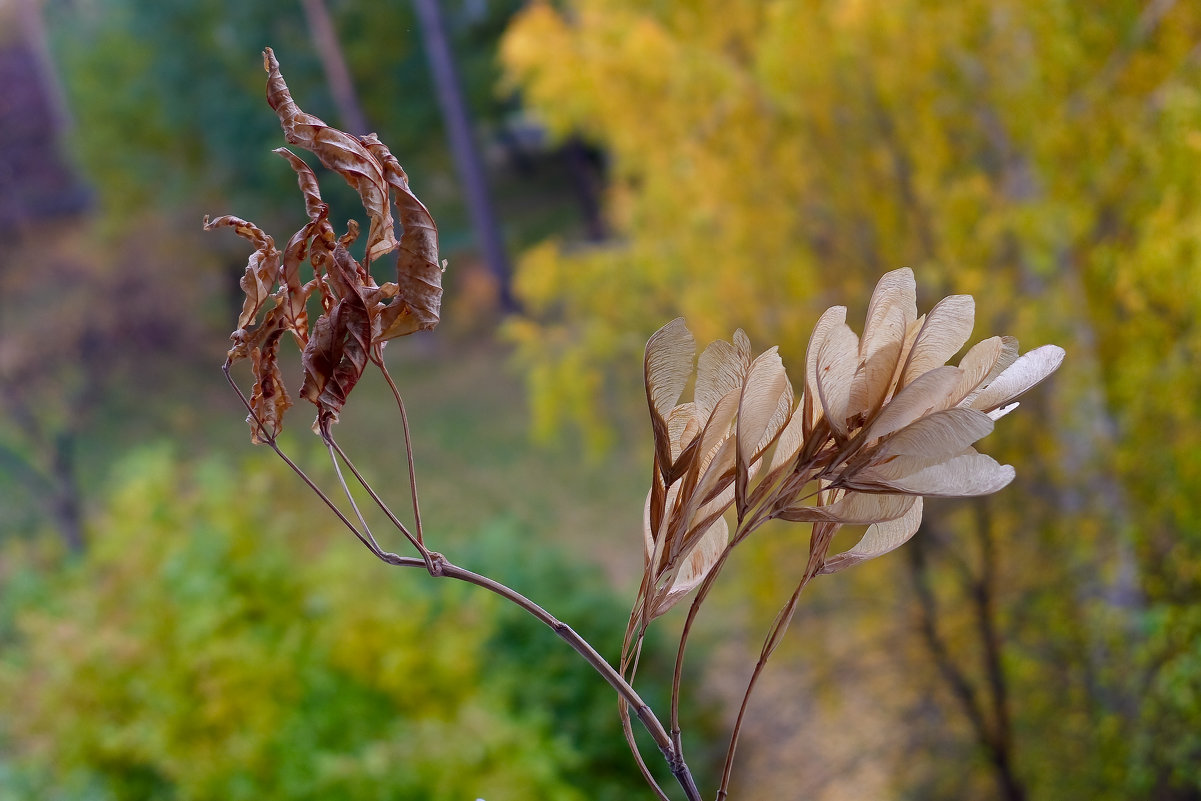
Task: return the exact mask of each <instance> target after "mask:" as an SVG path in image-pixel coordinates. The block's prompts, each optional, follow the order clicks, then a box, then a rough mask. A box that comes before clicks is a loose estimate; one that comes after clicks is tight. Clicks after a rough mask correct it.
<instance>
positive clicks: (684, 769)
mask: <svg viewBox="0 0 1201 801" xmlns="http://www.w3.org/2000/svg"><path fill="white" fill-rule="evenodd" d="M377 364H378V363H377ZM380 368H381V370H383V366H382V364H381V365H380ZM222 372H223V373H224V374H225V380H226V381H227V382H229V385H230V386H231V387H232V388H233V390H234V392H235V393H237V395H238V398H239V399H240V400H241V401H242V405H243V406H245V407H246V410H247V412H248V413H249V414H250V419H251V420H252V421H253V422H254V424H255V425H256V426H257V427H258V430H259V433H260V434H261V437H262V440H263V442H265V443H266V444H267V446H268V447H270V448H271V450H273V451H274V452H275V454H276V455H277V456H279V458H280V459H282V460H283V461H284V463H285V464H287V465H288V467H289V468H291V470H292V472H294V473H295V474H296V475H297V476H298V477H299V478H300V480H301V481H303V482H304V484H305V485H306V486H307V487H308V488H309V489H311V490H312V491H313V492H314V493H315V494H316V495H317V497H318V498H320V499H321V500H322V502H323V503H325V505H326V506H327V507H329V509H330V511H332V512H333V513H334V515H335V516H336V517H337V518H338V520H340V521H341V522H342V524H343V525H344V526H346V528H348V529H349V530H350V531H351V533H352V534H354V535H355V537H356V538H358V540H359V542H361V543H363V545H364V546H365V547H366V548H367V550H369V551H371V553H372V554H374V555H375V557H376V558H378V559H379V560H380V561H382V562H384V563H385V564H389V565H395V566H397V567H420V568H422V569H424V570H425V571H426V572H427V573H429V575H431V576H435V577H438V576H441V577H445V578H451V579H456V580H458V581H463V582H466V583H468V584H474V585H476V586H477V587H482V588H483V589H486V590H488V591H489V592H492V593H494V594H495V595H499V596H500V597H502V598H504V599H505V600H507V601H509V602H510V603H513V604H514V605H516V606H518V607H520V608H521V609H523V610H525V611H526V612H527V613H529V614H530V615H532V616H533V617H534V618H536V619H538V620H539V621H541V622H542V623H544V624H545V625H546V626H547V627H548V628H550V629H551V631H553V632H554V633H555V634H557V635H558V636H559V637H560V639H562V640H564V641H565V642H566V643H567V644H568V645H570V646H571V648H572V649H573V650H574V651H575V652H576V653H578V654H579V655H580V656H581V657H583V659H584V661H586V662H587V663H588V664H589V665H591V666H592V669H593V670H595V671H596V672H597V673H598V674H600V676H601V678H603V679H604V680H605V681H606V682H608V684H609V686H611V687H612V688H613V689H614V690H615V691H616V692H617V694H618V696H619V697H620V698H621V700H622V702H623V704H625V705H628V706H629V707H633V709H634V712H635V714H636V715H637V716H638V719H639V720H640V721H642V725H643V726H645V727H646V730H647V731H648V732H649V733H650V735H651V738H652V739H653V740H654V741H655V745H657V746H658V747H659V750H660V751H661V752H662V753H663V757H664V759H666V760H667V763H668V766H669V767H670V768H671V772H672V775H674V776H675V777H676V780H677V781H678V782H679V783H680V787H681V788H683V790H684V795H685V797H686V798H687V799H688V801H702V799H701V794H700V791H699V790H698V789H697V786H696V782H695V780H694V779H693V778H692V773H691V771H690V770H689V769H688V765H687V764H686V763H685V761H684V759H683V757H682V755H680V754H679V753H678V752H677V751H676V750H675V747H674V744H673V740H672V737H671V736H670V735H669V734H668V733H667V730H666V729H665V728H664V727H663V724H662V723H661V722H660V721H659V719H658V718H657V717H656V716H655V713H654V712H653V711H652V710H651V708H650V707H649V706H648V705H647V703H646V702H645V701H643V700H642V698H641V696H639V695H638V693H637V691H636V690H635V689H634V688H633V686H631V685H630V683H629V682H627V681H626V680H625V678H623V677H622V675H621V673H620V672H619V671H618V670H617V669H616V668H614V667H613V666H612V665H610V664H609V663H608V662H607V661H606V660H605V658H604V657H603V656H601V655H600V654H599V653H598V652H597V650H596V649H595V648H593V647H592V645H591V644H590V643H589V642H588V641H587V640H585V639H584V638H583V637H581V636H580V635H579V634H578V633H576V631H575V630H574V629H573V628H571V626H569V625H567V624H566V623H563V622H562V621H560V620H559V619H558V618H556V617H555V616H554V615H552V614H551V613H550V612H548V611H546V610H545V609H543V608H542V607H541V606H539V605H538V604H536V603H534V602H533V601H532V600H530V599H529V598H527V597H525V596H524V595H522V594H521V593H519V592H517V591H516V590H514V589H512V588H511V587H508V586H506V585H504V584H501V583H500V582H498V581H495V580H493V579H490V578H488V577H487V576H482V575H480V574H478V573H473V572H472V571H470V570H467V569H465V568H462V567H459V566H458V565H455V564H452V563H451V562H450V561H448V560H447V559H446V557H444V556H443V555H442V554H440V553H434V552H432V551H430V550H429V549H428V548H426V547H425V546H424V544H423V543H422V542H421V541H420V540H419V539H416V538H414V537H413V535H412V534H410V532H409V531H408V530H407V529H406V528H405V527H404V525H402V524H401V522H400V521H399V520H398V519H397V518H396V516H395V515H394V514H392V512H391V511H389V510H388V508H387V506H386V505H385V504H384V503H383V501H382V499H380V498H379V496H378V495H377V494H376V492H375V491H374V490H373V489H372V488H371V486H370V485H369V484H368V483H367V481H366V480H365V479H364V478H363V477H362V475H361V474H360V473H359V471H358V470H357V469H356V468H355V467H354V465H353V463H352V462H351V461H350V460H349V459H348V458H347V457H346V454H345V453H344V452H343V451H342V448H341V447H340V446H339V445H338V444H337V442H336V441H335V440H334V439H333V437H332V436H329V435H328V434H326V435H325V436H323V439H324V441H325V443H326V446H327V447H328V449H329V451H330V456H331V458H333V462H334V469H335V470H336V471H337V474H338V480H339V482H340V483H341V484H342V487H343V489H344V490H345V491H346V495H347V497H348V499H349V500H350V504H351V507H352V508H353V509H354V510H355V514H356V516H357V517H358V518H359V520H360V522H362V525H363V527H364V530H366V522H365V521H363V516H362V514H361V513H359V509H358V506H357V505H356V504H355V502H354V498H353V497H351V493H350V488H349V487H348V486H347V485H346V482H345V480H344V479H343V478H342V472H341V470H340V469H339V467H338V461H337V457H339V456H340V457H341V458H342V460H343V461H344V462H345V463H346V465H347V467H348V468H349V469H350V471H351V473H353V474H354V476H355V478H356V480H358V481H359V483H360V484H362V485H363V487H364V489H365V490H366V491H367V493H368V494H369V495H370V496H371V498H372V500H374V501H375V503H376V504H377V505H379V507H380V508H381V510H383V511H384V513H385V514H386V515H387V516H388V518H389V520H391V521H392V523H393V524H394V525H396V527H397V528H399V529H400V530H401V531H402V532H404V534H405V535H406V537H407V538H408V539H409V541H410V542H411V543H412V544H413V545H414V546H415V547H416V548H417V549H418V550H419V551H420V552H421V556H420V557H412V556H399V555H397V554H394V553H391V552H389V551H385V550H383V549H382V548H380V547H379V545H378V543H376V541H375V538H374V537H372V536H371V534H370V532H368V533H367V534H366V535H364V534H363V532H361V531H359V528H358V527H357V526H355V524H354V523H353V522H352V521H351V520H350V518H348V517H347V516H346V514H345V513H343V512H342V510H341V509H339V508H338V505H337V504H335V503H334V502H333V500H332V499H331V498H330V497H329V496H328V495H327V494H326V493H325V491H324V490H322V489H321V487H319V486H318V485H317V484H316V482H314V481H313V480H312V479H311V478H309V476H308V475H307V474H306V473H305V472H304V471H303V470H302V469H301V468H300V466H299V465H297V464H296V463H295V462H294V461H292V459H291V458H290V457H289V456H288V455H287V454H286V453H284V451H283V450H282V449H281V448H280V447H279V445H278V443H277V442H276V439H275V437H274V436H271V435H270V434H269V432H268V431H267V429H266V427H265V426H264V425H263V424H262V422H261V421H260V420H259V418H258V415H256V414H255V412H254V409H253V407H252V406H251V405H250V401H249V400H247V398H246V395H245V394H244V393H243V392H242V390H241V388H240V387H238V385H237V382H235V381H234V380H233V376H231V375H230V371H229V365H228V364H226V365H224V366H223V367H222ZM384 374H385V377H387V379H388V383H389V385H390V386H391V387H392V391H393V393H394V394H395V396H396V399H397V403H398V404H399V405H400V409H401V415H402V417H403V415H404V405H403V402H402V401H401V400H400V393H399V391H397V389H396V385H395V384H394V383H393V382H392V379H391V377H390V376H388V375H387V371H386V370H384ZM405 446H406V450H407V451H408V453H409V467H410V472H409V476H410V488H411V489H412V492H413V503H414V512H416V502H417V496H416V492H417V484H416V480H415V479H414V478H413V472H412V465H413V463H412V447H411V445H410V442H409V432H408V424H407V422H406V423H405ZM335 454H336V456H335ZM418 525H420V523H418ZM415 539H416V541H414V540H415ZM628 718H629V716H628V713H627V715H626V719H627V720H628ZM630 740H631V746H632V747H633V738H632V733H631V737H630ZM633 750H634V754H635V759H636V760H637V762H638V764H639V768H640V769H641V770H642V774H643V777H644V778H645V779H646V780H647V782H648V784H649V785H650V786H651V788H652V789H653V790H654V791H655V793H656V795H658V797H659V798H660V799H663V801H670V798H669V796H668V795H667V794H666V793H665V792H664V791H663V789H662V788H661V787H660V786H659V785H658V783H657V782H656V781H655V779H654V777H653V776H652V775H651V773H650V770H649V768H647V767H646V763H645V762H644V761H643V759H642V756H641V754H639V753H638V751H637V748H636V747H634V748H633Z"/></svg>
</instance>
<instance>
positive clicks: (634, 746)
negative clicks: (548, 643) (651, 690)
mask: <svg viewBox="0 0 1201 801" xmlns="http://www.w3.org/2000/svg"><path fill="white" fill-rule="evenodd" d="M630 625H631V626H633V620H632V619H631V622H630ZM629 631H632V629H630V630H628V631H627V633H626V638H625V641H624V642H623V643H622V646H621V654H622V656H621V660H620V661H619V662H618V665H619V672H620V673H621V675H622V677H623V678H625V677H626V676H627V675H628V676H629V678H628V679H626V680H627V681H628V682H629V683H630V684H633V682H634V676H635V675H636V674H637V673H638V660H639V658H640V657H641V655H642V641H641V639H639V641H638V645H637V647H636V649H635V650H634V653H633V655H632V656H631V655H630V651H629V650H628V649H629V645H630V633H629ZM631 663H632V664H631ZM617 716H618V718H619V719H620V720H621V732H622V734H623V735H625V738H626V745H627V746H629V749H630V753H631V754H633V755H634V761H635V762H637V763H638V770H639V771H641V772H642V778H644V779H646V782H647V784H649V785H650V786H651V789H653V790H654V791H655V795H656V796H657V797H658V798H659V801H671V799H670V798H668V796H667V793H665V792H664V791H663V788H661V787H660V786H659V784H658V782H656V781H655V777H654V776H653V775H652V774H651V771H650V768H649V767H647V765H646V760H644V759H643V758H642V751H641V750H640V749H639V748H638V741H637V740H635V739H634V726H633V723H632V722H631V720H630V705H629V704H628V703H626V699H625V698H624V697H622V696H620V695H619V696H618V697H617ZM673 743H674V739H673ZM679 755H680V751H679V750H678V749H677V750H676V751H675V757H679ZM672 758H673V757H668V761H669V763H670V762H671V760H672ZM690 778H691V777H690Z"/></svg>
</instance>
